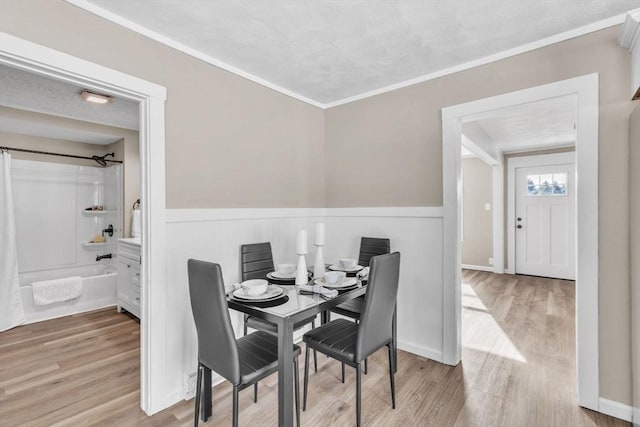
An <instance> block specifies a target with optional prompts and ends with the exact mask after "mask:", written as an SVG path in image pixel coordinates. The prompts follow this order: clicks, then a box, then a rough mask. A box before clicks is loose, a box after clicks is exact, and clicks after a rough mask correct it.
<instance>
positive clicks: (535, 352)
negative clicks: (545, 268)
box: [0, 271, 629, 427]
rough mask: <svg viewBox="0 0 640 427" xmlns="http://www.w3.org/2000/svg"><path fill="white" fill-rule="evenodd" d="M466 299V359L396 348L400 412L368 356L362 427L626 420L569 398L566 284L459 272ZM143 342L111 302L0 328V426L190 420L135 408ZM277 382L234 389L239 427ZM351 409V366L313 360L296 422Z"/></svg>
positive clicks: (224, 396)
mask: <svg viewBox="0 0 640 427" xmlns="http://www.w3.org/2000/svg"><path fill="white" fill-rule="evenodd" d="M463 306H464V310H463V322H464V323H463V343H464V350H463V360H462V363H461V364H460V365H459V366H457V367H455V368H454V367H448V366H444V365H441V364H439V363H436V362H432V361H429V360H426V359H423V358H420V357H417V356H414V355H411V354H409V353H405V352H400V353H399V360H398V373H397V375H396V387H397V402H398V406H397V409H396V410H392V409H391V405H390V395H389V383H388V377H387V359H386V352H383V351H381V352H378V353H376V354H375V355H374V356H373V357H372V358H371V359H370V360H369V374H368V375H364V376H363V424H364V425H366V426H400V425H402V426H427V425H433V426H483V427H484V426H510V427H511V426H563V427H564V426H628V425H629V424H628V423H625V422H622V421H619V420H616V419H614V418H611V417H607V416H604V415H601V414H598V413H595V412H591V411H588V410H584V409H581V408H578V407H577V406H576V405H575V401H576V396H575V395H576V391H575V354H574V352H575V348H574V347H575V340H574V330H575V329H574V312H575V309H574V284H573V282H568V281H562V280H550V279H541V278H533V277H524V276H510V275H503V276H496V275H493V274H490V273H484V272H474V271H465V272H464V273H463ZM139 338H140V337H139V325H138V323H137V322H135V321H134V320H132V319H131V318H129V317H128V316H127V315H125V314H118V313H116V311H115V309H107V310H100V311H95V312H91V313H85V314H82V315H76V316H70V317H65V318H62V319H57V320H53V321H48V322H42V323H37V324H32V325H27V326H22V327H18V328H15V329H13V330H11V331H7V332H3V333H0V425H1V426H17V425H30V426H63V425H64V426H90V425H100V426H105V425H118V426H182V425H184V426H188V425H191V423H192V419H193V418H192V417H193V401H192V400H191V401H189V402H180V403H178V404H176V405H174V406H173V407H171V408H169V409H167V410H165V411H162V412H161V413H159V414H156V415H154V416H153V417H147V416H145V414H144V413H143V412H142V411H141V410H140V409H139V404H138V401H139V390H138V381H139V360H138V359H139ZM301 365H302V364H301ZM301 379H302V375H301ZM276 380H277V378H276V376H271V377H270V378H268V379H266V380H265V381H262V382H261V383H260V400H259V402H258V404H254V403H253V401H252V399H251V393H252V391H251V389H247V390H245V391H243V392H242V393H241V396H240V424H241V425H244V426H262V425H267V426H272V425H276V424H277V413H276V409H275V408H277V401H276V399H277V390H276V387H277V381H276ZM213 405H214V409H213V410H214V417H213V419H212V420H210V421H209V422H208V423H206V425H215V426H217V425H230V424H231V418H230V412H231V387H229V385H228V384H222V385H220V386H217V387H215V389H214V403H213ZM354 405H355V375H354V373H353V370H350V369H348V370H347V381H346V383H345V384H342V383H340V365H339V364H338V363H337V362H335V361H332V360H330V359H327V358H325V357H324V356H322V357H320V358H319V371H318V373H317V374H313V372H312V373H311V374H310V377H309V402H308V406H307V411H306V412H305V413H303V414H302V423H303V425H307V426H319V425H322V426H333V425H336V426H351V425H353V424H354V422H355V406H354ZM201 425H203V424H201Z"/></svg>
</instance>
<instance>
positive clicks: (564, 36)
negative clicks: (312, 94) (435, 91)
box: [325, 14, 626, 108]
mask: <svg viewBox="0 0 640 427" xmlns="http://www.w3.org/2000/svg"><path fill="white" fill-rule="evenodd" d="M625 16H626V15H625V14H621V15H616V16H612V17H611V18H607V19H603V20H601V21H597V22H594V23H591V24H587V25H584V26H582V27H578V28H574V29H573V30H569V31H565V32H564V33H560V34H556V35H553V36H550V37H545V38H543V39H540V40H537V41H535V42H531V43H527V44H524V45H521V46H518V47H514V48H512V49H507V50H504V51H502V52H498V53H495V54H493V55H488V56H485V57H483V58H479V59H476V60H473V61H469V62H465V63H464V64H460V65H455V66H453V67H449V68H445V69H443V70H439V71H436V72H434V73H430V74H425V75H423V76H420V77H416V78H414V79H410V80H406V81H404V82H400V83H396V84H393V85H390V86H386V87H383V88H380V89H375V90H372V91H369V92H364V93H361V94H359V95H354V96H351V97H348V98H344V99H341V100H339V101H335V102H330V103H327V104H325V108H333V107H338V106H340V105H344V104H349V103H351V102H355V101H359V100H361V99H365V98H370V97H372V96H376V95H380V94H383V93H386V92H391V91H394V90H397V89H402V88H404V87H407V86H412V85H415V84H418V83H423V82H426V81H429V80H433V79H437V78H439V77H444V76H447V75H449V74H455V73H458V72H460V71H465V70H468V69H470V68H475V67H479V66H481V65H486V64H489V63H491V62H496V61H500V60H502V59H506V58H509V57H511V56H516V55H520V54H522V53H526V52H530V51H532V50H535V49H540V48H543V47H546V46H549V45H552V44H555V43H559V42H563V41H565V40H569V39H572V38H576V37H579V36H583V35H585V34H589V33H593V32H596V31H600V30H603V29H605V28H609V27H613V26H615V25H620V24H622V23H623V22H624V20H625Z"/></svg>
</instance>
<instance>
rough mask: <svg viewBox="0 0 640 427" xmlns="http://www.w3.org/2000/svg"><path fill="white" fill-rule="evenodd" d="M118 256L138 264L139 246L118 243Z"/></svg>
mask: <svg viewBox="0 0 640 427" xmlns="http://www.w3.org/2000/svg"><path fill="white" fill-rule="evenodd" d="M118 256H121V257H125V258H130V259H131V260H134V261H136V262H140V246H136V245H128V244H126V243H118Z"/></svg>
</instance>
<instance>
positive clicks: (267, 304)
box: [233, 295, 289, 308]
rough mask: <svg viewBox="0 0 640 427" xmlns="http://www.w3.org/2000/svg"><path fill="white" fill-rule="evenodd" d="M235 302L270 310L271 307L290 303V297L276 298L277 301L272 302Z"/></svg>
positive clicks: (237, 300)
mask: <svg viewBox="0 0 640 427" xmlns="http://www.w3.org/2000/svg"><path fill="white" fill-rule="evenodd" d="M233 300H234V301H235V302H239V303H241V304H246V305H253V306H255V307H260V308H269V307H275V306H278V305H282V304H284V303H286V302H287V301H289V296H288V295H283V296H281V297H280V298H276V299H272V300H270V301H251V300H246V301H245V300H240V299H237V298H234V299H233Z"/></svg>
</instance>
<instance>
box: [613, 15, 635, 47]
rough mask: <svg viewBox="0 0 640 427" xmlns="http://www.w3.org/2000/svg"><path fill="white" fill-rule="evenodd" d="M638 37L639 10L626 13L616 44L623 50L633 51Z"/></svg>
mask: <svg viewBox="0 0 640 427" xmlns="http://www.w3.org/2000/svg"><path fill="white" fill-rule="evenodd" d="M638 37H640V9H634V10H630V11H629V12H627V14H626V15H625V19H624V25H623V26H622V30H621V31H620V34H619V35H618V44H619V45H620V46H622V47H624V48H625V49H629V50H633V48H634V47H635V46H636V43H637V42H638Z"/></svg>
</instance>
